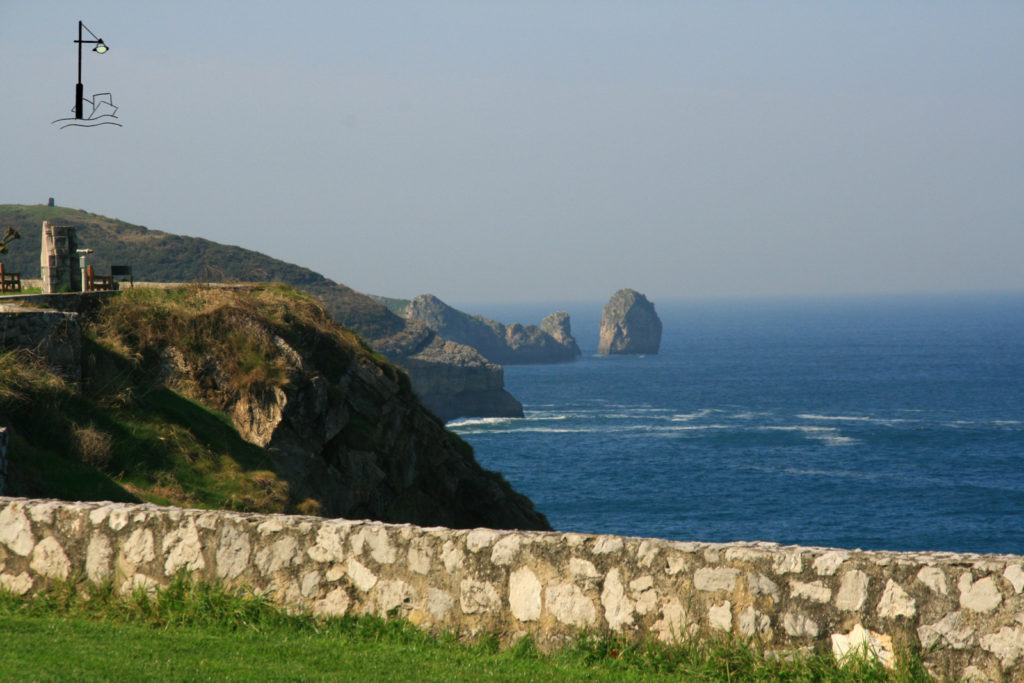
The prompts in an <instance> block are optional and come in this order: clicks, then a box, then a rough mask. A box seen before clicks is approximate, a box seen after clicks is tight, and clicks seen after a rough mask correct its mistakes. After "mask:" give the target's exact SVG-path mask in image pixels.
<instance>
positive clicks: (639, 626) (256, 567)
mask: <svg viewBox="0 0 1024 683" xmlns="http://www.w3.org/2000/svg"><path fill="white" fill-rule="evenodd" d="M178 572H187V573H189V574H191V575H192V576H193V577H195V578H197V579H204V580H208V581H217V582H223V583H225V584H227V585H245V586H248V587H250V588H252V589H254V590H256V591H258V592H260V593H263V594H268V595H270V596H272V597H273V598H274V599H275V600H276V601H278V602H279V603H281V604H284V605H289V606H292V607H294V608H299V609H306V610H310V611H312V612H313V613H316V614H321V615H342V614H347V613H373V614H380V615H384V614H389V613H392V612H396V613H397V614H399V615H401V616H403V617H405V618H407V619H409V620H410V621H412V622H413V623H416V624H419V625H421V626H423V627H426V628H431V629H434V630H458V631H459V632H460V633H463V634H469V635H472V634H478V633H482V632H493V633H496V634H498V635H499V636H500V637H501V638H502V639H503V640H505V641H506V642H511V641H514V640H515V639H516V638H518V637H520V636H522V635H525V634H527V633H530V634H533V635H534V637H535V638H536V639H537V640H538V642H539V643H540V644H541V645H542V646H551V645H557V644H559V643H564V642H567V641H568V640H569V639H571V638H572V637H573V636H574V635H575V634H576V633H577V632H578V631H579V630H581V629H582V630H590V631H594V632H604V633H608V632H611V633H619V634H625V635H628V636H630V637H637V638H639V637H644V636H648V635H649V636H651V637H654V638H657V639H659V640H662V641H673V640H677V639H679V638H686V637H688V636H691V635H695V634H699V633H711V634H713V633H716V632H721V633H733V634H736V635H738V636H743V637H756V638H758V639H760V640H761V641H762V642H763V643H765V644H766V645H767V646H769V647H771V648H775V649H781V650H786V649H795V648H805V647H809V646H816V645H823V646H828V647H831V648H832V650H833V651H834V652H836V653H837V654H838V655H840V656H841V655H842V654H844V653H846V652H850V651H856V650H859V649H863V648H864V647H865V646H866V647H867V648H868V649H869V650H870V651H872V652H874V653H875V654H876V655H877V656H878V657H880V658H881V659H882V660H883V661H891V659H892V657H893V653H894V651H895V650H896V649H898V648H899V647H900V646H901V645H903V644H910V645H917V644H920V646H921V647H922V649H923V653H924V654H923V657H924V662H925V665H926V666H927V667H928V669H929V670H930V671H931V672H932V673H933V674H934V675H936V676H939V677H943V678H952V679H957V680H959V679H971V678H974V679H980V680H1000V679H1007V680H1021V679H1022V677H1024V557H1021V556H1012V555H967V554H953V553H929V552H919V553H895V552H864V551H859V550H838V549H829V548H806V547H796V546H779V545H776V544H771V543H730V544H709V543H680V542H670V541H661V540H654V539H642V538H623V537H618V536H593V535H585V534H565V533H557V532H503V531H494V530H491V529H473V530H459V531H456V530H451V529H445V528H441V527H433V528H423V527H416V526H411V525H388V524H383V523H379V522H365V521H350V520H342V519H322V518H318V517H289V516H283V515H256V514H241V513H233V512H223V511H208V510H184V509H178V508H160V507H155V506H151V505H123V504H113V503H95V502H92V503H66V502H59V501H52V500H26V499H15V498H5V499H0V586H3V587H4V588H6V589H7V590H10V591H13V592H15V593H19V594H24V593H29V592H31V591H34V590H38V589H40V588H42V587H43V586H45V585H46V584H47V582H48V581H52V580H66V579H69V578H74V577H84V578H85V579H87V580H89V581H93V582H103V581H113V583H114V585H115V586H116V587H117V588H119V589H121V590H132V589H135V588H147V587H150V586H155V585H161V584H166V583H168V582H169V581H170V579H171V577H173V576H174V575H175V574H176V573H178Z"/></svg>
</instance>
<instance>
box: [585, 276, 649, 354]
mask: <svg viewBox="0 0 1024 683" xmlns="http://www.w3.org/2000/svg"><path fill="white" fill-rule="evenodd" d="M660 346H661V319H660V318H659V317H658V314H657V313H656V312H655V311H654V304H652V303H651V302H650V301H648V300H647V297H645V296H644V295H643V294H641V293H640V292H637V291H634V290H632V289H620V290H619V291H617V292H615V294H612V297H611V299H609V300H608V303H607V304H605V306H604V311H603V312H602V314H601V339H600V341H599V342H598V345H597V352H598V353H600V354H602V355H610V354H631V353H635V354H640V353H658V348H659V347H660Z"/></svg>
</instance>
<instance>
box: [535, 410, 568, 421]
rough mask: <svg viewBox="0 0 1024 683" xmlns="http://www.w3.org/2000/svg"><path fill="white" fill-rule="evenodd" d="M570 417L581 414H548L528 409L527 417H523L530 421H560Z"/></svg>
mask: <svg viewBox="0 0 1024 683" xmlns="http://www.w3.org/2000/svg"><path fill="white" fill-rule="evenodd" d="M570 417H579V415H569V414H566V413H554V414H552V415H548V414H545V413H542V412H534V411H531V410H528V411H526V417H525V418H523V419H524V420H527V421H529V422H541V421H544V422H550V421H558V420H568V419H569V418H570Z"/></svg>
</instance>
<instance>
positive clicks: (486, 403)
mask: <svg viewBox="0 0 1024 683" xmlns="http://www.w3.org/2000/svg"><path fill="white" fill-rule="evenodd" d="M333 290H334V291H333V296H332V298H331V301H332V303H333V305H332V306H329V307H328V308H329V310H330V312H331V317H332V318H334V319H335V320H338V321H339V322H341V323H342V324H343V325H345V326H346V327H348V328H350V329H353V330H355V331H356V332H358V333H359V334H360V336H362V337H363V338H364V339H366V340H367V341H368V342H369V343H370V344H371V345H372V346H373V348H374V350H375V351H378V352H379V353H382V354H384V355H385V356H387V357H388V359H389V360H391V361H392V362H393V363H395V364H396V365H398V366H399V367H401V368H402V369H403V370H405V371H406V372H408V373H409V378H410V380H411V381H412V388H413V391H415V392H416V394H417V396H419V398H420V401H422V402H423V405H425V406H426V407H427V408H429V409H430V410H432V411H433V412H434V414H436V415H437V416H438V417H440V418H441V419H442V420H444V421H446V422H447V421H449V420H454V419H455V418H458V417H522V416H523V406H522V404H521V403H519V401H517V400H516V398H515V397H514V396H512V394H510V393H508V392H507V391H505V375H504V371H503V370H502V368H501V366H500V365H495V364H494V363H490V362H488V361H487V359H486V358H484V357H483V356H482V355H481V354H480V353H478V352H477V351H476V350H475V349H474V348H472V347H470V346H466V345H465V344H460V343H456V342H453V341H451V340H447V339H444V338H442V337H441V336H440V335H438V333H437V332H436V331H435V330H433V329H431V328H430V327H428V326H427V325H425V324H424V323H422V322H420V321H418V320H412V319H407V318H401V317H399V316H397V315H395V314H394V313H392V312H391V311H390V310H388V308H387V307H386V306H385V305H384V304H382V303H380V302H379V301H377V300H376V299H374V298H372V297H369V296H367V295H365V294H361V293H360V292H357V291H355V290H352V289H349V288H348V287H345V286H344V285H334V287H333ZM339 293H340V294H339ZM452 310H455V309H452Z"/></svg>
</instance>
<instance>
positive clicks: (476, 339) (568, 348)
mask: <svg viewBox="0 0 1024 683" xmlns="http://www.w3.org/2000/svg"><path fill="white" fill-rule="evenodd" d="M554 315H556V316H557V317H556V318H554V319H552V320H551V322H550V323H549V327H550V328H551V329H552V330H554V331H555V332H556V333H557V334H558V337H556V336H555V335H554V334H552V333H551V332H549V331H547V330H545V329H543V328H542V327H537V326H536V325H521V324H519V323H513V324H512V325H504V324H502V323H500V322H497V321H495V320H490V319H489V318H485V317H483V316H480V315H469V314H467V313H463V312H462V311H460V310H457V309H455V308H452V307H451V306H449V305H448V304H446V303H445V302H443V301H441V300H440V299H438V298H437V297H436V296H434V295H432V294H423V295H420V296H418V297H416V298H415V299H413V300H412V301H411V302H410V303H409V305H408V306H407V307H406V309H405V317H406V318H407V319H410V320H416V321H419V322H421V323H423V324H424V325H426V326H428V327H429V328H430V329H432V330H434V331H435V332H437V333H438V334H439V335H441V336H442V337H444V338H445V339H450V340H452V341H455V342H458V343H459V344H465V345H466V346H471V347H473V348H474V349H476V350H477V351H479V352H480V354H481V355H482V356H483V357H484V358H486V359H487V360H488V361H490V362H492V363H501V364H503V365H516V364H530V363H565V362H568V361H571V360H575V358H576V357H577V356H579V355H580V350H579V347H577V346H576V341H575V340H574V339H573V338H572V334H571V333H570V331H569V314H568V313H560V314H554ZM551 317H552V316H549V318H551Z"/></svg>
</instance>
